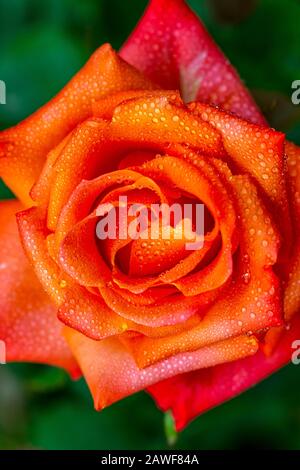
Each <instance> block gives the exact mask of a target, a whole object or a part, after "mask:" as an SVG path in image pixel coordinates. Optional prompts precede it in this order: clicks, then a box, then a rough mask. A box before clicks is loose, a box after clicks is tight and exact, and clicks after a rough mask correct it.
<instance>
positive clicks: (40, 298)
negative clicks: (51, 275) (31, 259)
mask: <svg viewBox="0 0 300 470" xmlns="http://www.w3.org/2000/svg"><path fill="white" fill-rule="evenodd" d="M21 209H22V206H21V204H20V203H19V202H17V201H5V202H1V209H0V224H1V234H0V283H1V291H0V339H1V340H2V341H4V342H5V345H6V354H7V361H9V362H12V361H13V362H15V361H18V362H19V361H22V362H24V361H26V362H39V363H43V364H50V365H55V366H58V367H63V368H64V369H66V370H67V371H68V372H69V373H70V374H71V375H72V376H73V377H76V376H78V375H79V369H78V366H77V364H76V361H75V359H74V358H73V357H72V354H71V352H70V350H69V348H68V345H67V343H66V341H65V339H64V337H63V336H62V327H63V325H62V324H61V323H60V322H59V321H58V319H57V309H56V308H55V306H54V305H53V304H52V302H51V300H50V299H49V297H48V296H47V294H46V293H45V292H44V290H43V287H42V286H41V284H40V283H39V281H38V280H37V278H36V276H35V274H34V272H33V270H32V268H31V267H30V265H29V263H28V260H27V258H26V256H25V254H24V251H23V248H22V246H21V243H20V239H19V233H18V229H17V224H16V220H15V213H16V212H17V211H20V210H21Z"/></svg>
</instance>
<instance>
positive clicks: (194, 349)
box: [0, 0, 300, 429]
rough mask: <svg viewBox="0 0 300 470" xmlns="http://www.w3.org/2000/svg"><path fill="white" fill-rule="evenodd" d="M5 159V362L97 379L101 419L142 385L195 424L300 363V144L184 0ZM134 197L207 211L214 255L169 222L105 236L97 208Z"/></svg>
mask: <svg viewBox="0 0 300 470" xmlns="http://www.w3.org/2000/svg"><path fill="white" fill-rule="evenodd" d="M0 156H1V159H0V172H1V176H2V178H3V180H4V181H5V183H6V184H7V185H8V186H9V188H11V190H12V191H13V192H14V194H15V195H16V197H17V199H15V200H10V201H3V202H2V203H1V216H0V217H1V235H0V268H1V269H0V280H1V293H0V306H1V308H0V320H1V321H0V339H1V340H3V341H5V344H6V348H7V359H8V360H9V361H30V362H39V363H47V364H51V365H56V366H59V367H63V368H65V369H66V370H67V371H69V373H70V374H71V376H72V377H74V378H76V377H79V376H80V375H81V374H83V376H84V377H85V379H86V381H87V383H88V385H89V388H90V390H91V393H92V395H93V397H94V401H95V407H96V409H101V408H103V407H106V406H108V405H110V404H111V403H113V402H115V401H117V400H120V399H121V398H123V397H125V396H127V395H130V394H132V393H134V392H137V391H139V390H142V389H146V390H147V391H148V392H149V393H150V394H151V395H152V396H153V397H154V399H155V401H156V402H157V404H158V406H159V407H160V408H161V409H163V410H171V411H172V413H173V416H174V418H175V422H176V427H177V429H182V428H183V427H184V426H185V425H186V424H187V422H189V421H190V420H191V419H193V418H194V417H195V416H197V415H199V414H200V413H202V412H203V411H205V410H207V409H209V408H211V407H213V406H216V405H218V404H220V403H221V402H223V401H225V400H228V399H230V398H231V397H233V396H235V395H237V394H238V393H240V392H242V391H243V390H245V389H247V388H248V387H250V386H252V385H253V384H255V383H256V382H258V381H260V380H261V379H263V378H264V377H266V376H267V375H269V374H270V373H272V372H273V371H274V370H276V369H278V368H279V367H281V366H282V365H284V364H286V363H287V362H288V361H289V360H290V359H291V355H292V352H293V347H292V345H293V342H294V341H295V340H296V339H298V338H299V335H300V316H299V303H300V289H299V282H300V275H299V272H300V271H299V269H300V244H299V236H298V234H299V228H300V227H299V224H300V199H299V194H300V193H299V191H300V177H299V171H300V149H299V148H298V147H296V146H295V145H294V144H292V143H288V142H286V140H285V135H284V134H282V133H281V132H277V131H275V130H273V129H271V128H269V126H268V125H267V123H266V121H265V119H264V117H263V116H262V114H261V113H260V111H259V109H258V108H257V107H256V105H255V103H254V102H253V100H252V98H251V97H250V95H249V93H248V91H247V90H246V89H245V87H244V85H243V84H242V82H241V81H240V79H239V77H238V75H237V74H236V72H235V71H234V69H233V68H232V66H231V65H230V64H229V63H228V61H227V60H226V58H225V57H224V56H223V54H222V53H221V52H220V51H219V49H218V48H217V46H216V45H215V44H214V42H213V41H212V39H211V38H210V37H209V35H208V33H207V32H206V30H205V29H204V27H203V26H202V24H201V23H200V22H199V20H198V19H197V18H196V17H195V15H194V14H193V13H192V11H190V10H189V8H188V7H187V5H186V4H185V3H184V2H183V1H181V0H177V1H174V0H173V1H171V0H152V1H151V2H150V4H149V7H148V9H147V11H146V13H145V15H144V17H143V19H142V20H141V22H140V23H139V25H138V26H137V28H136V30H135V31H134V33H133V35H132V36H131V37H130V38H129V40H128V41H127V43H126V44H125V45H124V47H123V48H122V50H121V52H120V54H118V53H116V52H114V51H113V50H112V48H111V47H110V46H109V45H107V44H106V45H104V46H102V47H100V49H98V50H97V51H96V52H95V53H94V54H93V55H92V57H91V58H90V59H89V61H88V62H87V64H86V65H85V66H84V67H83V68H82V70H81V71H79V73H78V74H77V75H75V77H74V78H73V79H72V80H71V81H70V83H68V84H67V85H66V87H65V88H64V89H63V90H62V91H61V92H60V93H59V94H58V95H57V96H56V97H55V98H53V99H52V100H51V101H50V102H49V103H48V104H47V105H45V106H43V107H42V108H41V109H39V110H38V111H37V112H35V113H34V114H33V115H32V116H30V117H29V118H27V119H26V120H25V121H23V122H21V123H20V124H18V125H17V126H15V127H13V128H10V129H8V130H6V131H3V132H2V133H1V134H0ZM120 196H126V197H127V198H128V203H129V205H130V204H138V203H142V204H144V205H146V206H149V205H150V204H152V203H156V204H157V203H163V202H165V203H168V204H172V203H179V204H182V205H183V204H184V203H186V202H188V203H192V204H197V203H201V204H204V205H205V224H206V226H205V236H204V241H203V246H202V248H201V249H196V250H193V251H190V250H187V249H186V239H185V237H184V236H183V237H182V238H181V239H175V238H174V237H170V239H169V240H165V238H164V237H163V231H164V230H165V229H166V228H169V229H170V232H171V234H172V230H173V231H174V227H173V226H170V227H162V228H161V229H160V232H159V237H158V239H155V240H141V239H135V240H132V239H131V238H130V237H127V238H126V237H125V238H124V237H123V239H121V238H118V237H117V238H116V239H106V240H99V239H98V238H97V237H96V227H97V223H98V222H99V216H98V215H97V213H96V212H97V207H98V205H99V204H100V203H101V204H108V203H110V204H112V205H113V206H114V207H116V210H118V201H119V197H120ZM15 214H16V216H15ZM16 218H17V224H16ZM17 225H18V228H17Z"/></svg>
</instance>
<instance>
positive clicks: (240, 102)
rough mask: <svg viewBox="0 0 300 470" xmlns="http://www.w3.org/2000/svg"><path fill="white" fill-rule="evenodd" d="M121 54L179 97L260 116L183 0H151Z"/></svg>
mask: <svg viewBox="0 0 300 470" xmlns="http://www.w3.org/2000/svg"><path fill="white" fill-rule="evenodd" d="M121 56H122V57H123V58H124V59H125V60H127V61H128V62H129V63H131V64H132V65H134V66H135V67H136V68H137V69H139V70H141V71H142V72H144V73H145V74H146V76H148V77H149V78H150V79H151V80H153V81H154V82H156V83H158V84H159V85H161V86H162V87H163V88H167V89H171V88H173V89H178V88H179V89H181V92H182V95H183V98H184V100H185V101H194V100H198V101H204V102H206V103H210V104H216V105H220V106H222V107H223V108H224V109H226V110H230V111H232V112H235V113H237V114H239V115H240V116H242V117H244V118H245V119H248V120H250V121H252V122H255V123H258V124H264V123H265V120H264V118H263V116H262V115H261V114H260V112H259V110H258V108H257V106H256V105H255V103H254V101H253V99H252V97H251V96H250V94H249V92H248V91H247V90H246V88H245V87H244V85H243V84H242V82H241V80H240V78H239V77H238V75H237V73H236V71H235V70H234V68H233V67H232V66H231V65H230V63H229V62H228V60H227V59H226V58H225V57H224V55H223V54H222V52H221V51H220V50H219V48H218V47H217V46H216V44H215V43H214V41H213V40H212V38H211V37H210V36H209V34H208V33H207V31H206V29H205V28H204V26H203V24H202V23H201V22H200V20H199V18H197V16H196V15H195V14H194V13H193V12H192V11H191V10H190V9H189V8H188V6H187V5H186V4H185V2H184V1H183V0H152V1H151V2H150V5H149V7H148V9H147V10H146V12H145V15H144V17H143V18H142V20H141V21H140V23H139V24H138V26H137V28H136V30H135V31H134V32H133V34H132V35H131V36H130V38H129V39H128V41H127V42H126V43H125V45H124V46H123V48H122V50H121Z"/></svg>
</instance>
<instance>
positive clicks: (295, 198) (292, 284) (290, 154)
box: [284, 142, 300, 320]
mask: <svg viewBox="0 0 300 470" xmlns="http://www.w3.org/2000/svg"><path fill="white" fill-rule="evenodd" d="M286 154H287V167H288V183H289V190H290V199H291V206H292V214H293V223H294V230H295V234H296V240H295V243H294V244H293V251H292V254H291V261H289V262H288V263H287V270H288V281H287V285H286V289H285V298H284V311H285V317H286V319H287V320H290V319H291V318H292V316H293V315H294V314H295V313H297V312H298V311H299V310H300V237H299V233H300V147H297V146H296V145H294V144H291V143H289V142H287V144H286Z"/></svg>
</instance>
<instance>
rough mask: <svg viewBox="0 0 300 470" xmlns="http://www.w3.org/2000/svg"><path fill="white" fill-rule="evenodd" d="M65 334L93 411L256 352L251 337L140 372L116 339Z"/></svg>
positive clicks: (233, 340)
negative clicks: (171, 379) (155, 385)
mask: <svg viewBox="0 0 300 470" xmlns="http://www.w3.org/2000/svg"><path fill="white" fill-rule="evenodd" d="M65 335H66V338H67V341H68V343H69V345H70V347H71V349H72V351H73V353H74V355H75V357H76V358H77V360H78V362H79V364H80V367H81V369H82V371H83V373H84V376H85V378H86V380H87V383H88V385H89V388H90V390H91V393H92V395H93V397H94V402H95V408H96V409H101V408H104V407H106V406H108V405H110V404H111V403H114V402H115V401H117V400H120V399H121V398H123V397H125V396H128V395H130V394H132V393H135V392H137V391H139V390H142V389H144V388H145V387H148V386H150V385H151V384H153V383H156V382H157V381H160V380H162V379H164V378H167V377H172V376H174V375H177V374H179V373H180V372H182V371H188V370H195V369H199V368H202V367H210V366H215V365H216V364H219V363H224V362H228V361H233V360H236V359H237V358H239V357H245V356H247V355H251V354H254V353H255V352H256V351H257V341H256V340H255V339H254V338H253V337H250V338H249V337H247V336H240V337H238V338H234V339H232V340H227V341H223V342H220V343H218V344H215V345H213V346H211V347H207V348H202V349H200V350H199V351H195V352H193V353H184V354H179V355H178V356H175V357H173V358H171V359H168V360H166V361H163V362H160V363H158V364H157V365H155V366H151V367H148V368H147V369H143V370H141V369H139V368H138V367H137V366H136V364H135V362H134V360H133V358H132V356H131V355H130V353H129V352H128V351H127V350H126V348H125V347H124V346H123V345H122V343H121V342H120V341H119V340H118V339H117V338H109V339H105V340H103V341H93V340H91V339H89V338H87V337H86V336H84V335H82V334H80V333H78V332H76V331H74V330H71V329H69V328H68V329H66V331H65Z"/></svg>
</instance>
